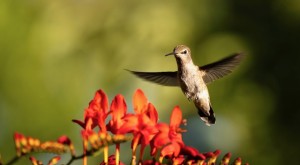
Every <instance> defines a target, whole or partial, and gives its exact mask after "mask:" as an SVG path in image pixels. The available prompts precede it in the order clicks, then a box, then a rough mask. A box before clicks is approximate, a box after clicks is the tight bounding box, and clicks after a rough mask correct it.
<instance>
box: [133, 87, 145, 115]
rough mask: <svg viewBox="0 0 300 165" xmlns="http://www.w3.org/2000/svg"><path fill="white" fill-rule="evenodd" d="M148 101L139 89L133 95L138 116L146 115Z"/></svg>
mask: <svg viewBox="0 0 300 165" xmlns="http://www.w3.org/2000/svg"><path fill="white" fill-rule="evenodd" d="M147 105H148V100H147V98H146V96H145V95H144V92H143V91H142V90H141V89H137V90H136V91H135V93H134V95H133V107H134V111H135V113H137V114H141V113H145V111H146V109H147Z"/></svg>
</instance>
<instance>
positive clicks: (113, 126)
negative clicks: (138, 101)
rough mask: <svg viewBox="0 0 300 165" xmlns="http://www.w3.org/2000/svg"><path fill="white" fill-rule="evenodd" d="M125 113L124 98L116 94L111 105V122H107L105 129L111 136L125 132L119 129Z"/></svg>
mask: <svg viewBox="0 0 300 165" xmlns="http://www.w3.org/2000/svg"><path fill="white" fill-rule="evenodd" d="M126 111H127V105H126V102H125V100H124V97H123V96H122V95H120V94H118V95H117V96H116V97H115V98H114V100H113V101H112V103H111V106H110V112H111V120H110V121H109V123H108V125H107V128H108V130H109V131H110V132H112V133H113V134H124V133H126V132H124V131H122V129H120V128H121V127H122V125H123V123H124V121H123V117H124V116H125V114H126Z"/></svg>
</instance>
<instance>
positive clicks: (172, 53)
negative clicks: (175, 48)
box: [165, 52, 175, 56]
mask: <svg viewBox="0 0 300 165" xmlns="http://www.w3.org/2000/svg"><path fill="white" fill-rule="evenodd" d="M170 55H175V53H174V52H171V53H168V54H166V55H165V56H170Z"/></svg>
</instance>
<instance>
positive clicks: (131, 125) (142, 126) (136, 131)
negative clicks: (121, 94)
mask: <svg viewBox="0 0 300 165" xmlns="http://www.w3.org/2000/svg"><path fill="white" fill-rule="evenodd" d="M133 107H134V111H135V114H127V115H126V116H125V117H124V125H123V126H122V128H121V129H122V131H123V132H132V133H133V135H134V137H133V140H132V144H131V148H132V150H133V151H132V153H133V156H134V155H135V152H136V148H137V145H138V144H141V150H140V160H142V157H143V153H144V149H145V147H146V146H147V145H149V143H150V141H151V140H152V138H153V137H154V136H155V134H156V133H157V132H158V129H157V128H156V123H157V120H158V115H157V111H156V109H155V107H154V106H153V105H152V104H151V103H149V102H148V100H147V98H146V96H145V95H144V93H143V91H142V90H140V89H138V90H136V92H135V94H134V96H133Z"/></svg>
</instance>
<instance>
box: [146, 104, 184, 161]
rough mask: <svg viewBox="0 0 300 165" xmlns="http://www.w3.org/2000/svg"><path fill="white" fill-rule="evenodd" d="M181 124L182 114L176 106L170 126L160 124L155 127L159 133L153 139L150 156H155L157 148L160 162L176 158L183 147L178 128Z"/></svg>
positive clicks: (180, 130)
mask: <svg viewBox="0 0 300 165" xmlns="http://www.w3.org/2000/svg"><path fill="white" fill-rule="evenodd" d="M181 123H182V112H181V110H180V108H179V107H178V106H176V107H175V108H174V109H173V111H172V115H171V119H170V125H167V124H165V123H160V124H158V125H157V127H158V129H159V133H158V134H157V135H156V136H155V137H154V139H153V141H152V143H151V150H152V152H151V153H152V155H155V154H156V152H157V149H158V148H162V150H161V153H160V161H162V158H164V157H166V156H168V157H177V156H178V155H179V153H180V150H181V146H184V143H183V141H182V136H181V132H183V130H182V129H181V128H179V126H180V124H181Z"/></svg>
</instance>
